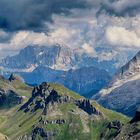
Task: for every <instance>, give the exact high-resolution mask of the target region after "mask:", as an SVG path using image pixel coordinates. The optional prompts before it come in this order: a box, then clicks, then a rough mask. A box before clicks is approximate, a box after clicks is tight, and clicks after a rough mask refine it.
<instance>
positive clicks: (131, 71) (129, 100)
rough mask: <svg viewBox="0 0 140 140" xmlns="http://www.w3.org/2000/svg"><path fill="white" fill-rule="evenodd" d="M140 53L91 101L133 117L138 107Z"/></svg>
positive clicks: (139, 100)
mask: <svg viewBox="0 0 140 140" xmlns="http://www.w3.org/2000/svg"><path fill="white" fill-rule="evenodd" d="M139 85H140V52H139V53H138V54H137V55H136V56H135V57H134V58H133V59H132V60H130V61H129V62H128V63H127V64H126V65H124V66H123V67H122V68H121V69H120V70H119V71H118V72H117V73H116V75H115V76H114V77H113V78H112V80H111V81H110V83H109V84H108V86H107V87H106V88H104V89H102V90H101V91H100V92H99V93H98V94H97V95H95V96H93V99H95V100H97V101H98V102H99V103H100V104H101V105H103V106H104V107H107V108H109V109H113V110H116V111H119V112H121V113H124V114H126V115H129V116H134V114H135V111H136V109H137V107H139V106H140V92H139V91H140V86H139Z"/></svg>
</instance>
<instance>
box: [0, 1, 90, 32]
mask: <svg viewBox="0 0 140 140" xmlns="http://www.w3.org/2000/svg"><path fill="white" fill-rule="evenodd" d="M87 5H88V4H87V2H86V1H85V0H74V1H73V0H0V28H2V29H5V30H8V31H15V30H22V29H23V30H35V31H40V30H41V28H42V26H43V25H44V22H45V21H50V22H51V17H52V15H53V14H60V13H64V14H68V13H69V10H70V9H72V8H85V7H87Z"/></svg>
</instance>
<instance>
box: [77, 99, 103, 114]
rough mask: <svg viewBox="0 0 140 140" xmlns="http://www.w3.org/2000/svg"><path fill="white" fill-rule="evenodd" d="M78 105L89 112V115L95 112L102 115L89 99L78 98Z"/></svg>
mask: <svg viewBox="0 0 140 140" xmlns="http://www.w3.org/2000/svg"><path fill="white" fill-rule="evenodd" d="M76 105H77V106H78V107H79V108H80V109H82V110H84V111H85V112H87V113H88V114H89V115H92V114H95V115H101V113H100V112H99V111H98V110H97V109H96V108H95V107H93V105H92V104H91V103H90V101H89V100H86V99H84V100H77V101H76Z"/></svg>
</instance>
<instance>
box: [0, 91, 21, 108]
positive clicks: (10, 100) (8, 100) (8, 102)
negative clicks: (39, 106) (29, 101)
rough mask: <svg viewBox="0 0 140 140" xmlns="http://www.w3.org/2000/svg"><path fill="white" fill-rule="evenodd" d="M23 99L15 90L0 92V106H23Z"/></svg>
mask: <svg viewBox="0 0 140 140" xmlns="http://www.w3.org/2000/svg"><path fill="white" fill-rule="evenodd" d="M22 101H23V98H22V97H21V96H19V95H18V94H17V93H15V92H14V91H13V90H7V91H4V90H2V89H1V90H0V106H3V105H4V106H9V107H10V106H13V105H17V104H21V103H22Z"/></svg>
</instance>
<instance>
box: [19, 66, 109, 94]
mask: <svg viewBox="0 0 140 140" xmlns="http://www.w3.org/2000/svg"><path fill="white" fill-rule="evenodd" d="M18 74H20V75H21V76H22V77H23V78H24V80H25V81H26V82H27V83H30V84H32V85H36V84H39V83H42V82H43V81H47V82H55V83H59V84H63V85H65V86H66V87H67V88H69V89H71V90H73V91H75V92H77V93H80V94H81V95H84V96H86V97H90V95H88V93H90V92H91V91H95V92H94V93H96V92H97V91H99V90H100V89H101V88H102V87H104V86H105V85H106V83H107V82H108V81H109V79H110V76H109V75H108V73H107V72H106V71H105V70H100V69H98V68H95V67H84V68H80V69H76V70H72V69H71V70H68V71H62V70H54V69H51V68H49V67H45V66H39V67H37V68H36V69H35V70H34V71H33V72H30V73H29V72H26V73H25V72H22V73H18ZM33 79H34V80H33ZM92 93H93V92H92Z"/></svg>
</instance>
